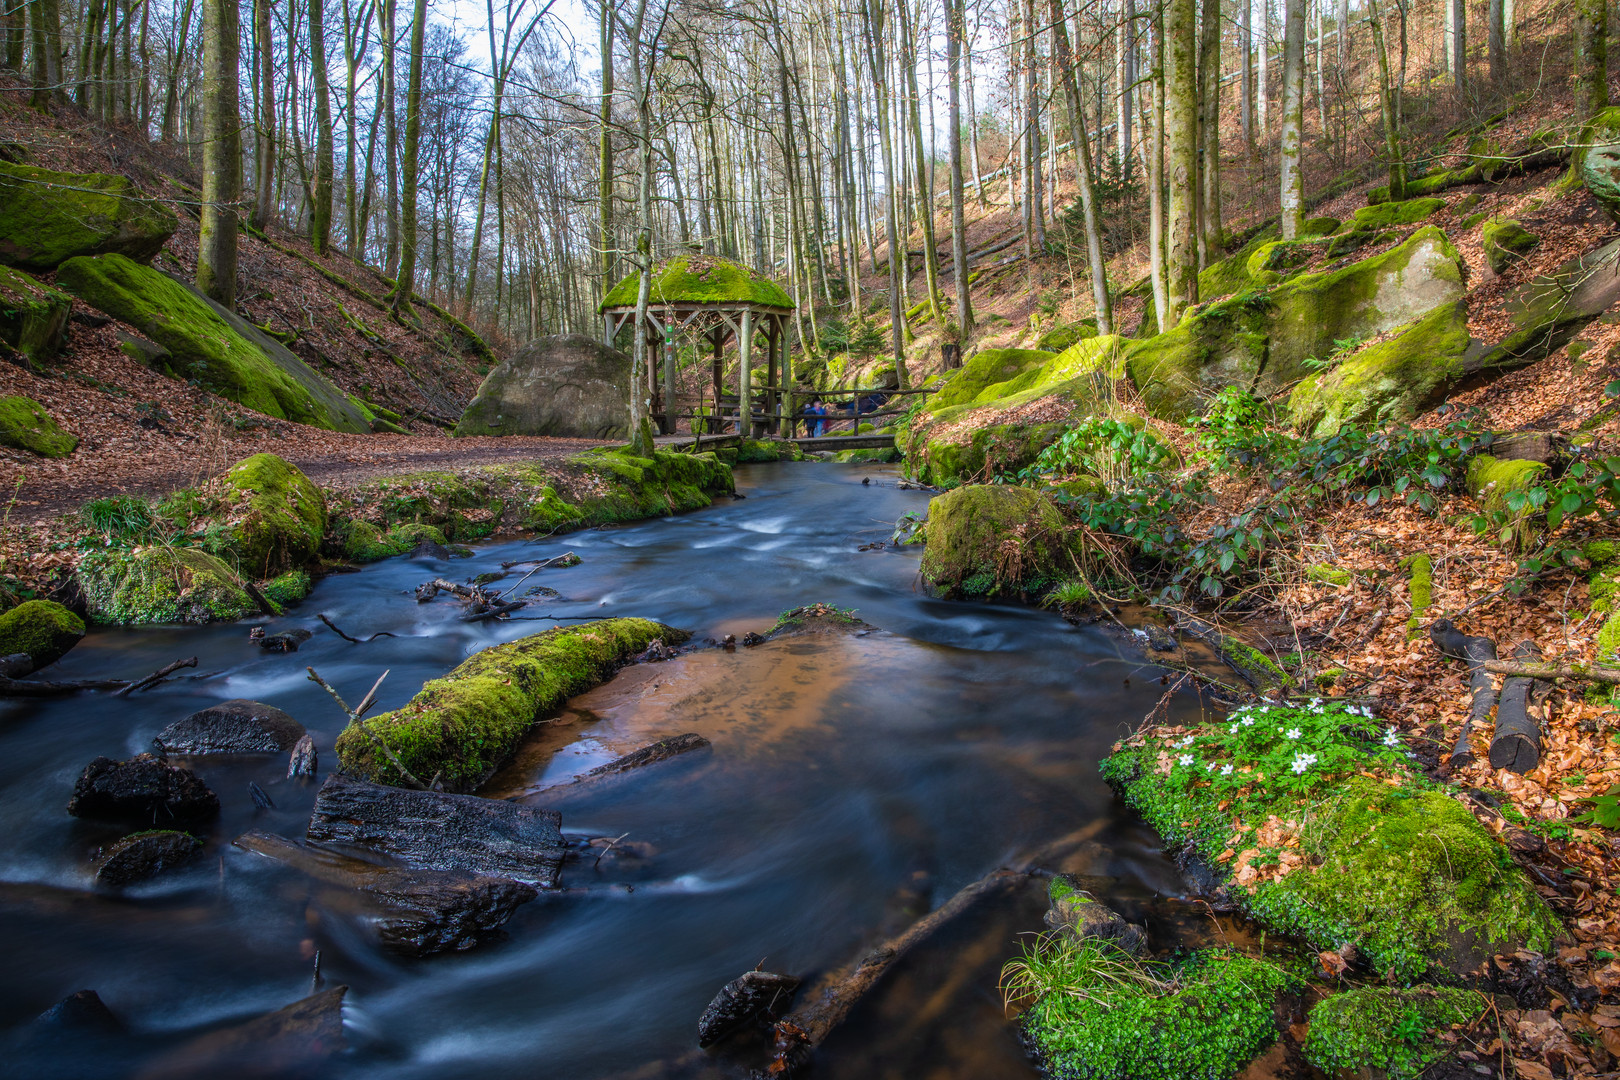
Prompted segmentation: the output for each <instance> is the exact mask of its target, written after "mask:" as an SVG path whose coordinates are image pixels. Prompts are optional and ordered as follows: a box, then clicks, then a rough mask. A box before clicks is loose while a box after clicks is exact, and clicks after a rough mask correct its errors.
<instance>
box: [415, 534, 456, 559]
mask: <svg viewBox="0 0 1620 1080" xmlns="http://www.w3.org/2000/svg"><path fill="white" fill-rule="evenodd" d="M410 557H411V558H413V559H438V560H441V561H443V560H446V559H449V558H450V549H449V548H447V547H445V546H444V545H443V544H441V543H439V542H438V541H436V540H428V539H423V540H422V541H421V542H420V543H418V544H417V545H416V546H415V547H414V548H412V549H411V554H410Z"/></svg>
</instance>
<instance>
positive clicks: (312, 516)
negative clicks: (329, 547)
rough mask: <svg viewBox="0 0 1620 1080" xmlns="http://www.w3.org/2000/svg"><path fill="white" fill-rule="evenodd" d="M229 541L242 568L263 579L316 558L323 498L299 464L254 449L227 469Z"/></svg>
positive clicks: (321, 531) (322, 525)
mask: <svg viewBox="0 0 1620 1080" xmlns="http://www.w3.org/2000/svg"><path fill="white" fill-rule="evenodd" d="M225 489H226V491H227V492H228V495H227V499H228V507H227V510H226V513H227V515H228V519H229V521H230V535H231V541H230V546H231V550H232V552H233V553H234V554H235V555H236V557H237V559H238V561H239V565H240V566H241V567H242V570H243V571H244V572H245V573H249V574H253V575H255V576H257V577H261V578H269V577H274V576H275V575H277V574H279V573H281V572H283V571H285V570H289V569H292V568H294V567H297V566H301V565H302V564H304V563H307V562H308V561H309V560H310V559H312V558H314V557H315V554H316V552H318V551H319V550H320V547H321V537H322V536H324V535H325V533H326V499H325V498H324V497H323V496H322V495H321V489H320V488H318V487H316V486H315V485H314V484H313V483H311V482H310V479H309V477H307V476H305V475H304V474H303V472H301V471H300V470H299V469H298V468H297V466H295V465H292V464H289V463H288V462H287V461H285V460H283V459H281V458H279V457H277V456H276V455H274V454H254V455H253V456H252V457H250V458H247V459H245V460H243V461H240V462H238V463H237V464H235V465H234V466H232V467H231V470H230V471H229V472H228V473H226V474H225Z"/></svg>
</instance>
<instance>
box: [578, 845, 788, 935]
mask: <svg viewBox="0 0 1620 1080" xmlns="http://www.w3.org/2000/svg"><path fill="white" fill-rule="evenodd" d="M629 835H630V834H629V833H627V832H626V833H620V834H619V835H618V836H615V837H614V838H613V839H612V840H609V841H608V844H607V847H605V848H603V849H602V851H601V853H600V854H598V855H597V856H596V862H593V863H591V869H592V870H595V869H596V868H597V866H598V865H600V864H601V862H602V856H603V855H606V854H607V853H608V852H610V851H612V850H613V845H614V844H617V843H618V842H619V841H620V840H623V839H624V838H625V837H627V836H629ZM762 962H763V961H762Z"/></svg>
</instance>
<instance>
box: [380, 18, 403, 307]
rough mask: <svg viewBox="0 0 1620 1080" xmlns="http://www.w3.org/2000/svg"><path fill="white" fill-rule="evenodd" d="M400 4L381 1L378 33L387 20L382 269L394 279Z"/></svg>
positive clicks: (384, 82) (383, 53) (396, 254)
mask: <svg viewBox="0 0 1620 1080" xmlns="http://www.w3.org/2000/svg"><path fill="white" fill-rule="evenodd" d="M396 3H397V0H381V6H380V7H379V8H378V9H377V29H378V30H379V31H382V30H383V25H382V18H383V16H384V15H387V16H388V27H387V30H386V32H384V33H383V38H384V40H383V43H382V69H383V78H382V93H383V99H384V103H385V104H384V108H383V154H384V158H385V160H384V161H383V175H384V177H385V182H386V183H387V185H388V197H387V199H385V200H384V202H383V213H384V215H385V223H386V225H387V228H386V230H385V231H386V233H387V243H388V246H387V248H386V250H385V251H384V254H383V268H384V269H385V270H386V271H387V272H388V274H389V276H390V277H392V276H393V275H394V274H395V273H396V272H397V270H398V261H397V260H398V259H399V121H398V120H397V119H396V116H395V114H396V112H397V110H396V109H395V107H394V104H395V102H396V101H398V100H399V93H398V90H399V87H398V80H397V79H396V78H395V75H396V68H397V67H398V63H397V56H396V53H397V52H398V47H399V18H398V11H397V9H396V7H395V4H396Z"/></svg>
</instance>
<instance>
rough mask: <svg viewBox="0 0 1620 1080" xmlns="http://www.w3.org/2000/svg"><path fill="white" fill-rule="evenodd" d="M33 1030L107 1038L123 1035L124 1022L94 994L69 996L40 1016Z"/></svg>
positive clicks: (87, 992) (79, 993)
mask: <svg viewBox="0 0 1620 1080" xmlns="http://www.w3.org/2000/svg"><path fill="white" fill-rule="evenodd" d="M33 1026H34V1030H35V1031H37V1032H44V1031H46V1030H49V1031H51V1032H53V1033H60V1034H64V1035H67V1034H71V1035H91V1036H107V1035H119V1034H122V1033H123V1031H124V1025H123V1022H122V1021H120V1020H119V1019H118V1017H116V1016H114V1015H113V1012H112V1010H111V1009H109V1008H107V1005H106V1003H105V1002H103V1001H102V1000H101V995H100V994H98V993H96V992H95V991H94V990H80V991H79V992H78V993H76V994H69V995H68V996H67V997H65V998H63V999H62V1000H61V1001H58V1002H57V1003H56V1004H55V1005H52V1006H51V1007H50V1008H48V1009H46V1010H45V1011H44V1012H42V1013H40V1014H39V1018H38V1019H36V1020H35V1021H34V1024H33Z"/></svg>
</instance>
